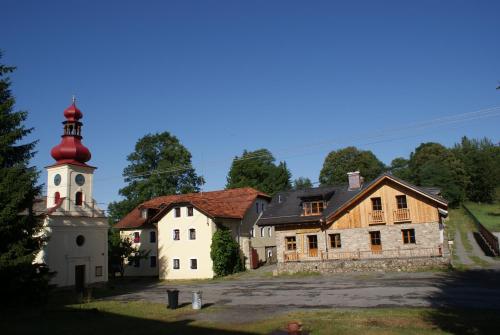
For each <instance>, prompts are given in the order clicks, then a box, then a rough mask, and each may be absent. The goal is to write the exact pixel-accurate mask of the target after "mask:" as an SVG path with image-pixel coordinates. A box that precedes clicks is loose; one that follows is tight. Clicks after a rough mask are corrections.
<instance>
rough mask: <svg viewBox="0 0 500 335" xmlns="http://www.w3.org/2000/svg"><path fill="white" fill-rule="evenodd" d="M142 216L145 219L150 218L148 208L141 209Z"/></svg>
mask: <svg viewBox="0 0 500 335" xmlns="http://www.w3.org/2000/svg"><path fill="white" fill-rule="evenodd" d="M141 218H143V219H147V218H148V210H147V209H146V208H144V209H142V210H141Z"/></svg>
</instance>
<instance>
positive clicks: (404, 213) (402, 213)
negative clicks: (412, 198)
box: [393, 208, 411, 222]
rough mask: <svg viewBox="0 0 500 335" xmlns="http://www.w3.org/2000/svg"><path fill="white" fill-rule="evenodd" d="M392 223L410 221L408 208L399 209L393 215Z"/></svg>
mask: <svg viewBox="0 0 500 335" xmlns="http://www.w3.org/2000/svg"><path fill="white" fill-rule="evenodd" d="M393 217H394V222H409V221H411V216H410V209H409V208H399V209H396V210H395V211H394V213H393Z"/></svg>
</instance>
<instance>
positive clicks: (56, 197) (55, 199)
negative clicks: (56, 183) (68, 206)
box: [54, 192, 61, 204]
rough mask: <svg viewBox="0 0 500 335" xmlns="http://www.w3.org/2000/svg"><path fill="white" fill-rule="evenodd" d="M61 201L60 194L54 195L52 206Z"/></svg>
mask: <svg viewBox="0 0 500 335" xmlns="http://www.w3.org/2000/svg"><path fill="white" fill-rule="evenodd" d="M59 199H61V194H60V193H59V192H56V193H54V204H57V203H58V202H59Z"/></svg>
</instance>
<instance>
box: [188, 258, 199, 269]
mask: <svg viewBox="0 0 500 335" xmlns="http://www.w3.org/2000/svg"><path fill="white" fill-rule="evenodd" d="M189 266H190V268H191V270H196V269H198V260H197V259H196V258H191V259H190V265H189Z"/></svg>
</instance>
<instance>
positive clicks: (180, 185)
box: [109, 132, 204, 224]
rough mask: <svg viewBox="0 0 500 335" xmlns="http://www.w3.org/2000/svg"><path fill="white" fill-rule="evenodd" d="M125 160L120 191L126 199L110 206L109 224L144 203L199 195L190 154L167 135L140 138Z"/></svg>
mask: <svg viewBox="0 0 500 335" xmlns="http://www.w3.org/2000/svg"><path fill="white" fill-rule="evenodd" d="M127 160H128V161H129V165H128V166H127V167H126V168H125V169H124V170H123V177H124V178H125V182H126V183H127V186H125V187H124V188H122V189H120V191H119V193H120V195H122V196H123V197H124V198H125V199H124V200H122V201H119V202H114V203H111V204H110V205H109V213H110V214H109V216H110V221H111V223H112V224H113V223H114V222H116V221H118V220H119V219H121V218H122V217H123V216H124V215H126V214H127V213H128V212H130V211H131V210H132V209H133V208H135V207H136V206H137V205H139V204H140V203H142V202H144V201H146V200H149V199H151V198H154V197H158V196H162V195H169V194H180V193H190V192H198V191H199V189H200V186H201V185H203V183H204V180H203V177H201V176H198V175H197V174H196V172H195V169H194V168H193V166H192V163H191V153H190V152H189V151H188V150H187V149H186V148H185V147H184V146H183V145H182V144H181V143H180V141H179V140H178V139H177V137H175V136H173V135H171V134H170V133H168V132H163V133H157V134H148V135H146V136H144V137H142V138H141V139H139V140H138V141H137V143H136V145H135V150H134V152H132V153H131V154H130V155H128V156H127Z"/></svg>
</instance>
